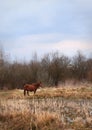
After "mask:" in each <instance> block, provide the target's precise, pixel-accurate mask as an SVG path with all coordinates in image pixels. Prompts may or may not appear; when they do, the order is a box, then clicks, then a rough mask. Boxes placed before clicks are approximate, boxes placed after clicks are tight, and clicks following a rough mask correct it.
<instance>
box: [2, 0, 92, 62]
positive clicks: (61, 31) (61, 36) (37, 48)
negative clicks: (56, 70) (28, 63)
mask: <svg viewBox="0 0 92 130" xmlns="http://www.w3.org/2000/svg"><path fill="white" fill-rule="evenodd" d="M0 44H1V46H3V48H4V51H5V53H6V54H8V55H10V57H11V59H12V60H14V59H15V58H16V59H17V60H21V59H25V60H30V58H31V56H32V55H33V53H34V52H36V53H37V54H38V55H39V56H42V55H43V54H46V53H48V52H52V51H59V52H61V53H63V54H65V55H68V56H72V55H74V54H75V53H76V51H77V50H80V51H82V52H83V53H85V54H87V55H88V54H90V53H92V0H0Z"/></svg>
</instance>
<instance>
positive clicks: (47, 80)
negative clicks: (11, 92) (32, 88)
mask: <svg viewBox="0 0 92 130" xmlns="http://www.w3.org/2000/svg"><path fill="white" fill-rule="evenodd" d="M67 80H73V81H75V82H80V81H90V82H92V57H89V58H86V56H84V55H83V54H82V53H81V52H77V53H76V55H75V56H73V57H72V58H70V57H68V56H65V55H63V54H60V53H59V52H53V53H48V54H45V55H44V56H43V57H42V58H41V59H38V58H37V55H36V54H34V57H33V58H32V60H30V62H29V63H27V62H22V63H20V62H17V61H14V62H13V63H11V62H9V60H8V58H6V57H5V54H4V53H3V51H2V50H0V89H4V88H8V89H15V88H23V85H24V84H25V83H30V84H31V83H33V82H37V81H41V82H42V83H43V84H44V85H45V86H58V84H65V82H66V81H67Z"/></svg>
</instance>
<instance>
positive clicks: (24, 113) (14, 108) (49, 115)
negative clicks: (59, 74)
mask: <svg viewBox="0 0 92 130" xmlns="http://www.w3.org/2000/svg"><path fill="white" fill-rule="evenodd" d="M91 99H92V86H91V85H89V86H88V87H85V86H81V87H76V88H73V87H70V86H68V87H66V88H65V87H64V88H60V87H59V88H43V89H40V90H38V91H37V93H36V95H35V96H34V95H33V93H30V96H29V97H28V96H26V97H24V96H23V90H8V91H1V92H0V130H69V129H71V130H92V100H91Z"/></svg>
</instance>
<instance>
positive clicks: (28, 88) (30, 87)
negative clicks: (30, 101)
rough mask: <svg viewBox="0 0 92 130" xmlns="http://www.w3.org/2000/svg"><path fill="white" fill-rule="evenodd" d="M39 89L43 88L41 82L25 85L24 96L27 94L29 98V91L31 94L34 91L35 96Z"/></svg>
mask: <svg viewBox="0 0 92 130" xmlns="http://www.w3.org/2000/svg"><path fill="white" fill-rule="evenodd" d="M39 87H42V83H41V82H38V83H33V84H25V85H24V96H25V95H26V92H27V95H28V96H29V91H30V92H32V91H34V94H35V93H36V90H37V89H38V88H39Z"/></svg>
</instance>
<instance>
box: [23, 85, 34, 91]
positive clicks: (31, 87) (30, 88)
mask: <svg viewBox="0 0 92 130" xmlns="http://www.w3.org/2000/svg"><path fill="white" fill-rule="evenodd" d="M24 89H25V90H29V91H32V90H34V86H33V85H32V84H25V85H24Z"/></svg>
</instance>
